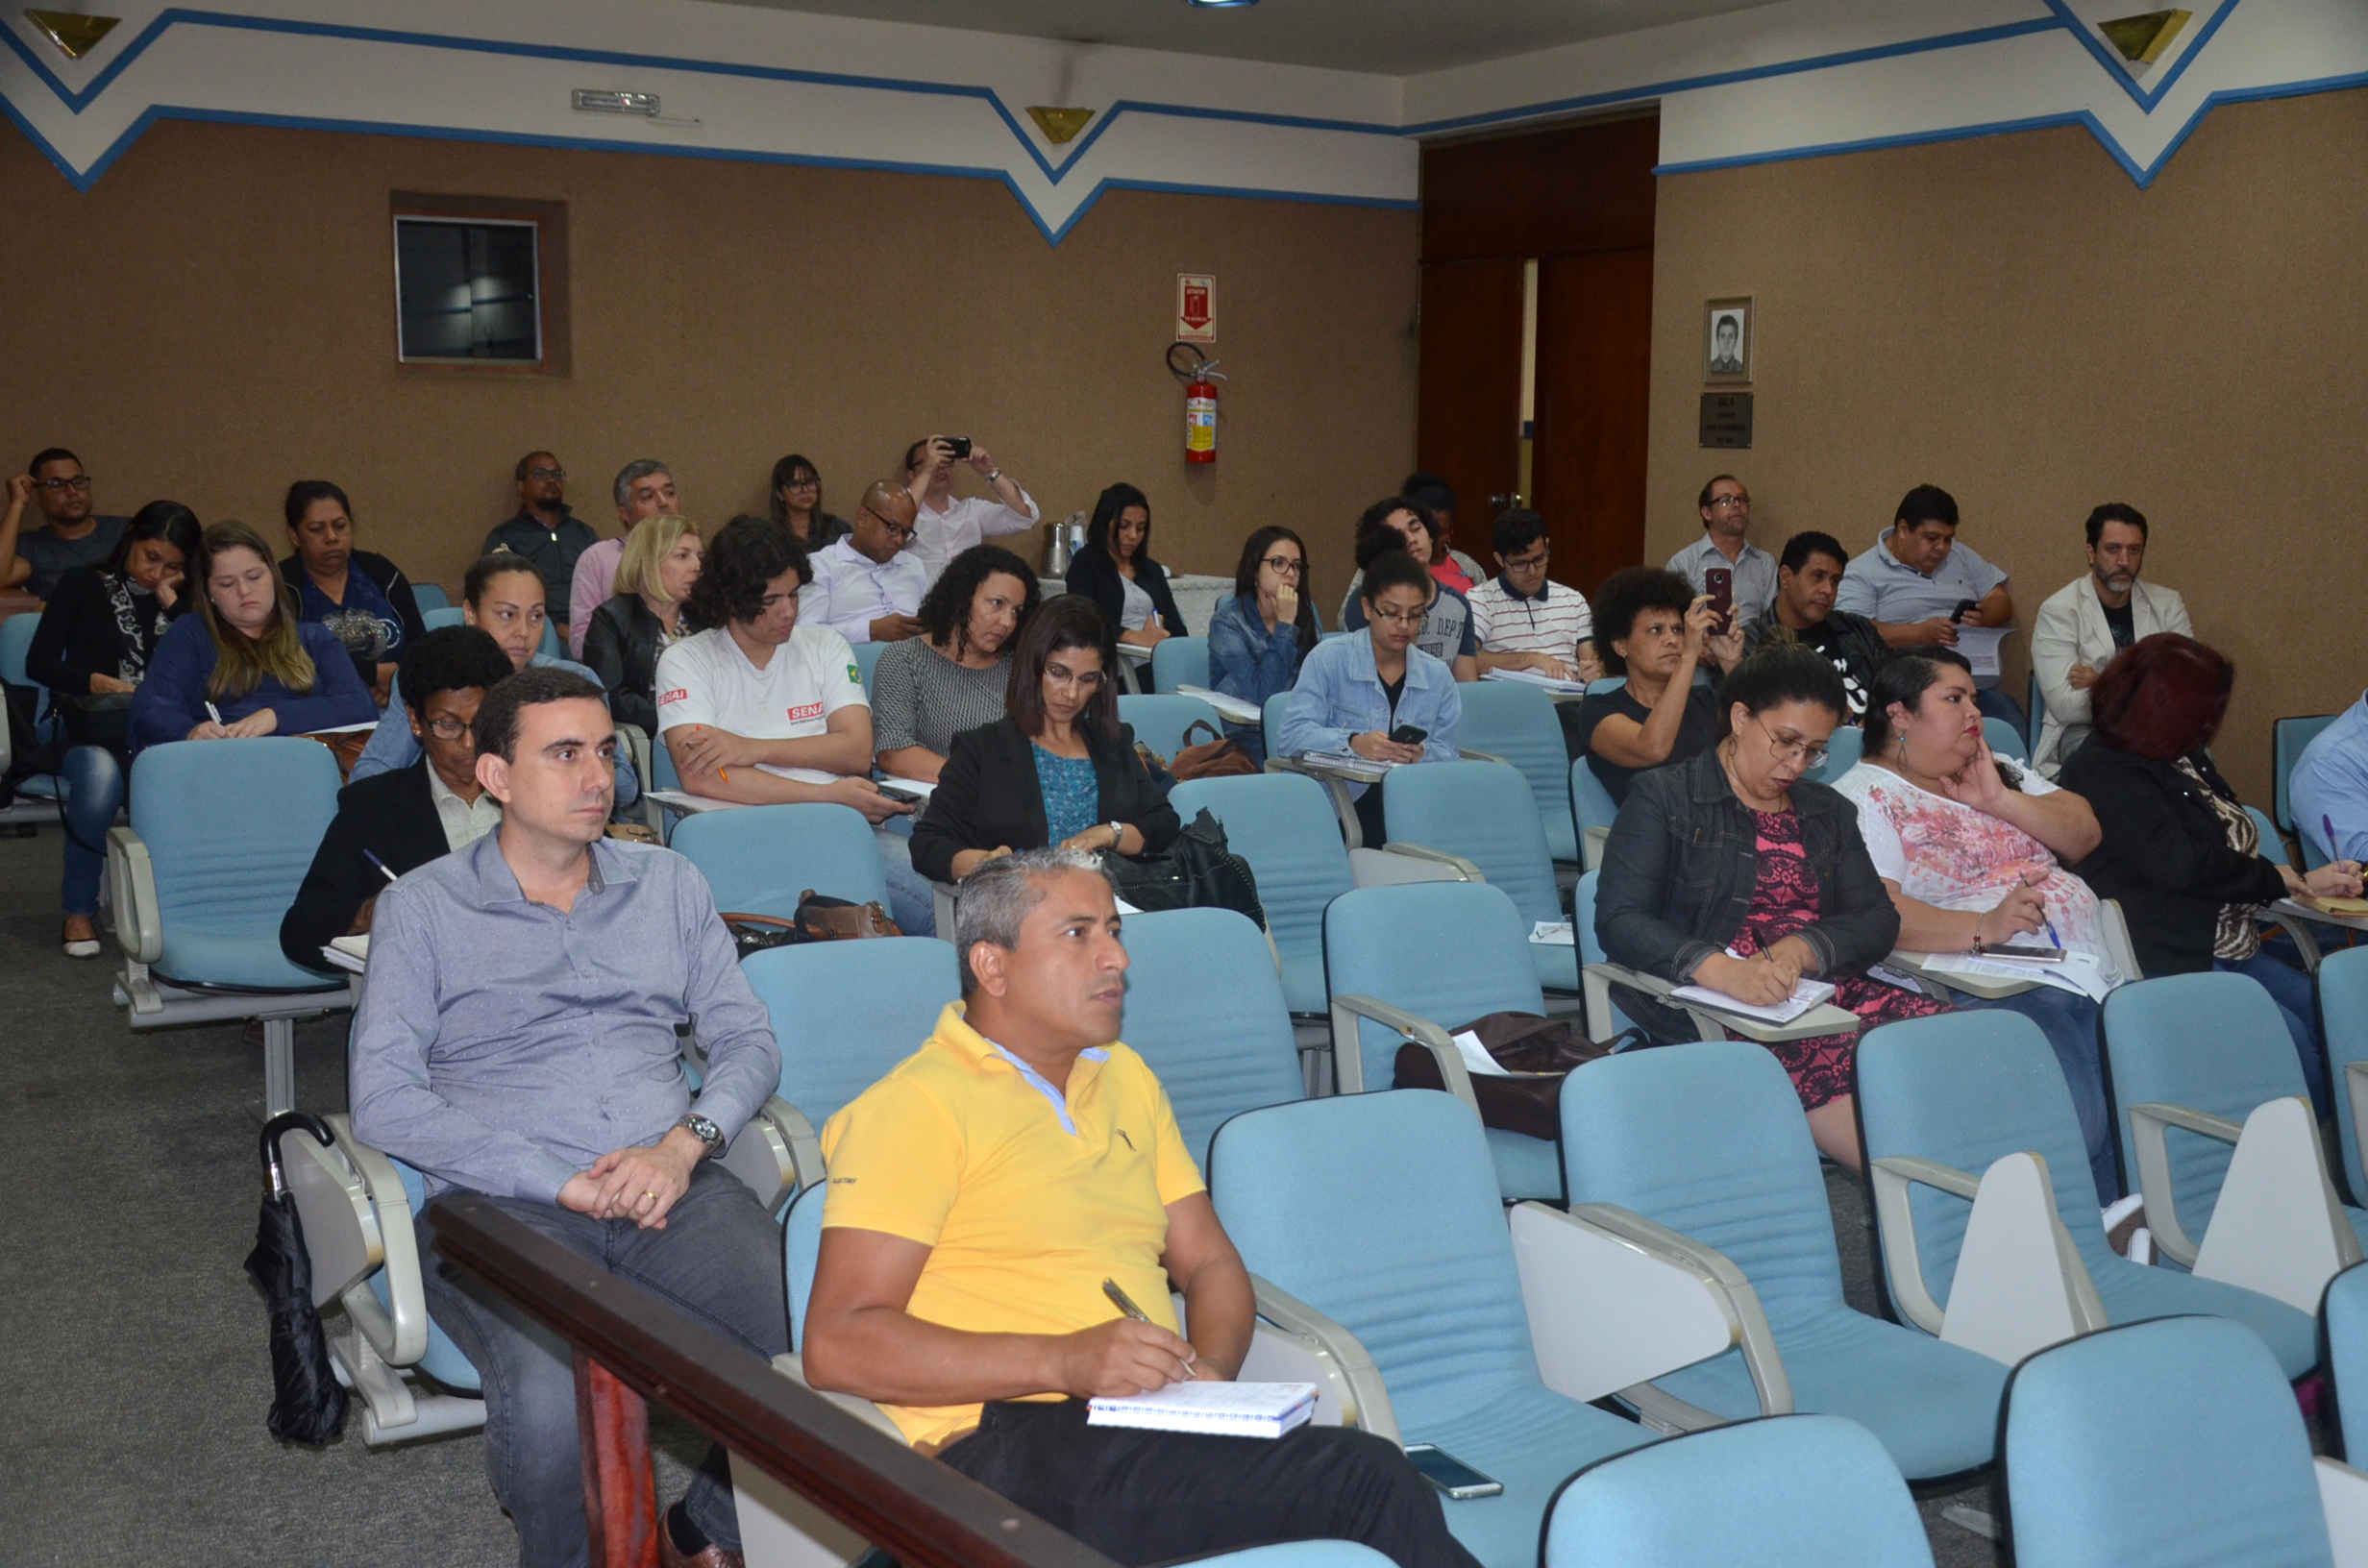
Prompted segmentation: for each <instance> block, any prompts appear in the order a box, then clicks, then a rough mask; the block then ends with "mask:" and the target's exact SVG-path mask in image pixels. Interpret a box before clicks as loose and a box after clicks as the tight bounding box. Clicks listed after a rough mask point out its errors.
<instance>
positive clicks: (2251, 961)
mask: <svg viewBox="0 0 2368 1568" xmlns="http://www.w3.org/2000/svg"><path fill="white" fill-rule="evenodd" d="M2211 967H2212V968H2215V969H2218V970H2219V971H2220V972H2221V973H2223V974H2246V975H2251V976H2252V977H2253V978H2254V979H2256V980H2258V981H2259V982H2260V983H2261V989H2262V990H2263V991H2266V992H2269V999H2270V1000H2271V1001H2273V1002H2276V1003H2277V1004H2278V1011H2279V1012H2280V1013H2281V1014H2282V1015H2283V1016H2284V1017H2285V1032H2286V1033H2287V1034H2289V1035H2291V1036H2293V1037H2294V1054H2295V1055H2296V1056H2297V1057H2299V1058H2301V1059H2302V1065H2303V1082H2304V1083H2306V1084H2308V1085H2309V1086H2310V1104H2311V1106H2312V1108H2313V1109H2314V1110H2315V1111H2316V1112H2317V1114H2318V1117H2319V1119H2320V1120H2321V1121H2325V1120H2327V1119H2328V1118H2329V1117H2331V1116H2332V1115H2334V1114H2335V1102H2334V1100H2333V1099H2332V1098H2331V1090H2330V1089H2329V1087H2328V1082H2327V1042H2326V1041H2323V1040H2321V1039H2320V1038H2319V1000H2318V994H2317V989H2316V988H2315V987H2314V986H2313V985H2312V984H2311V980H2310V976H2308V975H2307V974H2305V973H2304V972H2303V971H2302V970H2300V969H2298V968H2294V966H2293V965H2291V964H2286V963H2282V962H2281V961H2280V960H2279V959H2278V958H2277V957H2276V956H2274V955H2272V954H2270V953H2266V952H2262V953H2256V954H2254V955H2253V956H2252V957H2251V958H2246V959H2233V958H2215V959H2213V960H2212V961H2211Z"/></svg>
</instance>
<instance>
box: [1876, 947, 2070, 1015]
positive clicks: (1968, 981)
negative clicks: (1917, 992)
mask: <svg viewBox="0 0 2368 1568" xmlns="http://www.w3.org/2000/svg"><path fill="white" fill-rule="evenodd" d="M1933 956H1934V955H1933V954H1931V953H1912V952H1910V951H1909V950H1908V949H1907V948H1905V947H1894V948H1893V949H1891V952H1890V955H1889V956H1888V957H1887V958H1886V959H1884V961H1883V962H1884V966H1885V967H1886V968H1893V969H1897V970H1898V971H1899V972H1900V973H1902V974H1904V975H1907V976H1908V977H1909V978H1910V979H1912V980H1913V981H1914V982H1915V983H1916V985H1917V987H1918V988H1919V989H1921V990H1922V991H1923V992H1924V994H1925V995H1927V996H1930V997H1931V998H1932V999H1933V1000H1934V1001H1936V1002H1946V1001H1949V1000H1950V997H1949V995H1948V991H1949V989H1950V988H1954V989H1956V990H1958V991H1961V992H1964V993H1965V994H1966V995H1968V996H1979V997H1981V998H1982V999H1983V1000H1984V1001H1996V1000H1997V999H1999V998H2000V997H2002V996H2020V995H2021V994H2022V993H2023V992H2026V991H2033V990H2035V989H2037V987H2038V985H2039V984H2040V983H2039V982H2038V981H2036V980H2001V979H1997V978H1996V977H1994V976H1991V975H1986V974H1934V973H1932V972H1931V971H1930V970H1928V969H1926V968H1924V965H1925V963H1926V961H1928V960H1929V959H1931V958H1932V957H1933Z"/></svg>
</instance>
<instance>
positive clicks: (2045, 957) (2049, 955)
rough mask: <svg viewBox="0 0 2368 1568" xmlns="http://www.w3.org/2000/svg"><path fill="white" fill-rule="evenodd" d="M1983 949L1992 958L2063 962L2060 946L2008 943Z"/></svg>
mask: <svg viewBox="0 0 2368 1568" xmlns="http://www.w3.org/2000/svg"><path fill="white" fill-rule="evenodd" d="M1983 951H1984V952H1985V953H1986V954H1987V955H1988V956H1990V957H1992V958H2019V959H2022V960H2024V961H2026V962H2028V963H2033V964H2060V963H2062V962H2063V949H2062V948H2060V947H2018V946H2015V945H2014V944H2012V943H2008V944H2007V945H2005V946H2003V947H1988V948H1985V949H1983Z"/></svg>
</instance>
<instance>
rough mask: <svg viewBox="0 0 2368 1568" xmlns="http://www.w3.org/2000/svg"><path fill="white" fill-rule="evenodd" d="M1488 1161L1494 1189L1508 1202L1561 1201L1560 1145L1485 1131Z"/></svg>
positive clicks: (1523, 1135)
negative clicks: (1492, 1169)
mask: <svg viewBox="0 0 2368 1568" xmlns="http://www.w3.org/2000/svg"><path fill="white" fill-rule="evenodd" d="M1487 1131H1488V1139H1489V1158H1491V1159H1492V1160H1494V1161H1495V1162H1496V1189H1497V1190H1498V1191H1500V1192H1502V1193H1503V1194H1504V1195H1505V1201H1506V1202H1508V1203H1517V1202H1519V1201H1520V1200H1521V1199H1523V1198H1543V1199H1545V1201H1546V1202H1548V1203H1560V1202H1562V1201H1563V1157H1562V1147H1561V1145H1560V1144H1557V1143H1553V1142H1550V1141H1548V1140H1547V1139H1542V1138H1532V1137H1530V1136H1529V1135H1528V1134H1527V1133H1514V1132H1508V1131H1506V1130H1505V1129H1504V1128H1502V1127H1491V1128H1489V1129H1487Z"/></svg>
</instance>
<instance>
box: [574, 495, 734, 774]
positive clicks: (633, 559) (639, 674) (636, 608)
mask: <svg viewBox="0 0 2368 1568" xmlns="http://www.w3.org/2000/svg"><path fill="white" fill-rule="evenodd" d="M704 548H705V547H704V546H703V545H702V544H701V543H700V539H699V530H698V529H697V528H696V527H692V526H691V525H690V523H688V522H687V521H685V520H684V519H682V518H679V517H677V516H676V515H674V514H673V513H671V512H668V513H664V514H662V515H660V516H657V517H653V518H649V519H647V520H645V521H644V522H642V523H641V524H640V525H639V526H638V527H635V528H634V529H633V531H632V532H630V533H629V534H627V535H626V536H625V553H624V554H623V555H622V556H620V557H619V558H618V560H617V592H616V597H615V598H613V599H611V600H608V602H607V603H605V604H603V605H601V606H600V607H599V608H598V609H596V610H594V611H593V612H592V621H591V624H590V625H587V626H585V627H584V631H583V662H584V663H586V664H588V665H590V666H591V667H592V673H593V674H595V675H597V676H599V677H600V682H601V684H602V685H603V686H604V687H606V688H607V690H608V708H609V711H610V712H611V713H613V714H614V715H615V716H616V720H617V723H621V724H638V725H640V726H641V728H642V730H643V732H644V733H646V734H652V735H654V734H656V733H657V656H658V655H659V654H660V653H663V652H665V651H666V649H669V648H672V647H673V646H674V645H675V644H677V643H678V642H680V641H681V640H682V639H683V638H685V637H688V636H689V635H690V634H691V633H692V632H694V631H697V630H698V629H699V628H698V627H697V626H695V625H691V624H690V623H689V622H687V621H685V620H683V618H682V601H683V600H686V599H688V598H689V597H690V594H691V585H692V584H693V583H696V582H697V581H698V580H699V565H700V558H701V556H702V554H703V551H704Z"/></svg>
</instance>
